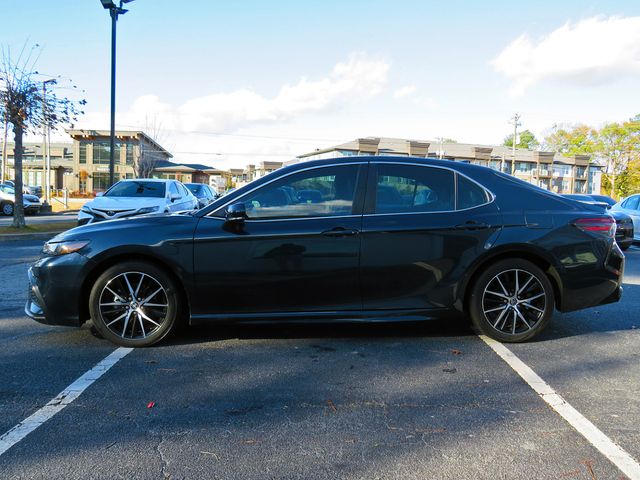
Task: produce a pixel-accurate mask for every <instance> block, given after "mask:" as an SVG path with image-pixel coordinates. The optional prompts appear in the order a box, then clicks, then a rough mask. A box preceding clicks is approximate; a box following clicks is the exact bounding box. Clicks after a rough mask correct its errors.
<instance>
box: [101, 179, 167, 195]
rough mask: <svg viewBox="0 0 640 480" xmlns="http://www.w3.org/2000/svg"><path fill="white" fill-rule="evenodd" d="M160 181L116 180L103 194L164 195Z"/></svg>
mask: <svg viewBox="0 0 640 480" xmlns="http://www.w3.org/2000/svg"><path fill="white" fill-rule="evenodd" d="M164 192H165V185H164V183H162V182H145V181H133V182H118V183H116V184H115V185H114V186H113V187H111V188H110V189H109V190H107V192H106V193H105V194H104V196H105V197H164Z"/></svg>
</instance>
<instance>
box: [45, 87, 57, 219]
mask: <svg viewBox="0 0 640 480" xmlns="http://www.w3.org/2000/svg"><path fill="white" fill-rule="evenodd" d="M47 83H56V80H55V79H54V78H50V79H49V80H45V81H44V82H42V119H43V120H44V121H43V122H42V123H43V124H42V190H43V192H42V193H43V194H44V203H43V204H42V206H43V207H44V208H45V210H46V209H47V208H49V204H50V203H51V202H50V200H51V198H50V188H51V187H50V182H51V179H50V178H49V177H50V175H51V172H50V170H51V156H50V155H49V150H48V148H47V138H48V136H49V135H48V133H49V120H48V118H47Z"/></svg>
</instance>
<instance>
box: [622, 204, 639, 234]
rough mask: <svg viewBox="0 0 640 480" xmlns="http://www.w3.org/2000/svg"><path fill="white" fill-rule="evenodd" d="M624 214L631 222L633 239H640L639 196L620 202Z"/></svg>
mask: <svg viewBox="0 0 640 480" xmlns="http://www.w3.org/2000/svg"><path fill="white" fill-rule="evenodd" d="M621 206H622V208H623V211H624V213H626V214H627V215H629V216H630V217H631V219H632V220H633V237H634V239H636V240H638V239H640V195H631V196H630V197H629V198H627V199H626V200H625V201H624V202H622V205H621Z"/></svg>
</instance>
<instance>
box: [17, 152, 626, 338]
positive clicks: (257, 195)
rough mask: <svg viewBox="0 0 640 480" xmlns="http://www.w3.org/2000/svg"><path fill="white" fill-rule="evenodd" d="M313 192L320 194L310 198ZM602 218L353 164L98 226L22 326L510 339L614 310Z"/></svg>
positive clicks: (442, 165)
mask: <svg viewBox="0 0 640 480" xmlns="http://www.w3.org/2000/svg"><path fill="white" fill-rule="evenodd" d="M312 192H313V193H312ZM614 231H615V222H614V220H613V218H612V217H611V216H610V215H609V214H607V213H604V212H603V211H602V209H601V208H598V207H593V206H591V205H587V204H584V203H580V202H575V201H572V200H568V199H566V198H562V197H560V196H559V195H556V194H555V193H551V192H548V191H546V190H543V189H541V188H539V187H536V186H534V185H531V184H529V183H526V182H523V181H520V180H518V179H515V178H513V177H511V176H509V175H506V174H503V173H500V172H496V171H494V170H491V169H489V168H486V167H481V166H478V165H471V164H464V163H461V162H460V163H458V162H450V161H446V160H436V159H425V158H412V157H384V156H375V157H366V156H358V157H343V158H340V159H330V160H317V161H309V162H302V163H298V164H295V165H291V166H287V167H284V168H281V169H279V170H276V171H275V172H273V173H270V174H268V175H266V176H264V177H261V178H259V179H257V180H255V181H253V182H252V183H250V184H248V185H245V186H243V187H241V188H239V189H237V190H236V191H234V192H232V193H230V194H227V195H226V196H224V197H222V198H220V199H218V200H216V201H215V202H213V203H212V204H210V205H208V206H207V207H205V208H203V209H201V210H198V211H196V212H193V213H192V214H191V215H148V216H140V217H137V218H130V219H126V220H119V221H114V222H109V223H108V224H107V223H96V224H92V225H85V226H82V227H78V228H74V229H72V230H69V231H67V232H64V233H62V234H60V235H58V236H56V237H54V238H53V239H51V240H50V241H49V242H47V243H46V244H45V246H44V249H43V254H42V256H41V258H40V259H39V260H38V261H37V262H36V263H35V264H34V265H33V266H32V267H31V268H30V270H29V283H30V287H29V299H28V301H27V304H26V307H25V311H26V313H27V314H28V315H29V316H30V317H32V318H34V319H35V320H37V321H40V322H43V323H48V324H54V325H75V326H79V325H81V324H82V323H83V322H84V321H85V320H87V319H88V318H92V319H93V323H94V325H95V327H96V329H97V330H98V331H99V332H100V333H101V334H102V335H103V336H104V337H105V338H106V339H108V340H110V341H112V342H114V343H116V344H118V345H125V346H135V347H137V346H148V345H152V344H154V343H156V342H158V341H160V340H162V339H163V338H165V337H166V336H167V335H168V334H169V333H170V332H171V331H172V330H173V329H174V328H175V327H176V326H177V325H178V324H180V323H181V322H183V321H188V322H189V323H190V324H198V323H205V322H213V323H215V322H243V321H249V322H254V321H273V320H275V321H278V322H283V321H289V322H293V321H298V322H317V321H324V322H331V321H344V320H353V321H358V322H360V321H381V320H384V321H401V320H418V319H424V320H427V319H432V318H438V317H445V318H448V317H450V315H451V313H452V312H455V311H458V312H463V313H465V314H467V315H469V317H470V318H471V321H472V323H473V325H474V327H475V329H476V330H477V331H478V332H481V333H483V334H486V335H488V336H490V337H492V338H494V339H497V340H499V341H505V342H521V341H525V340H529V339H531V338H533V337H535V336H536V335H537V334H539V333H540V332H541V331H542V330H543V329H544V328H545V326H546V325H547V324H548V323H549V322H550V320H551V316H552V313H553V311H554V310H555V309H558V310H560V311H562V312H569V311H573V310H580V309H584V308H587V307H592V306H596V305H602V304H606V303H611V302H616V301H618V300H619V299H620V296H621V291H622V288H621V282H622V272H623V269H624V261H625V258H624V255H623V254H622V252H621V251H620V249H619V247H618V246H617V245H616V243H615V241H614V238H613V235H614Z"/></svg>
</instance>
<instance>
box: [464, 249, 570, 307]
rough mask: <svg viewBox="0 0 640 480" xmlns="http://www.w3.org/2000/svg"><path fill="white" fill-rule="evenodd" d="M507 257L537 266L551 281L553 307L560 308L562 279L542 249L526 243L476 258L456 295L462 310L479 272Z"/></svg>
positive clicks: (466, 305) (467, 301)
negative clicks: (525, 244) (553, 299)
mask: <svg viewBox="0 0 640 480" xmlns="http://www.w3.org/2000/svg"><path fill="white" fill-rule="evenodd" d="M507 258H518V259H522V260H527V261H529V262H531V263H533V264H534V265H536V266H537V267H539V268H540V269H541V270H542V271H543V272H544V273H545V275H546V276H547V278H548V279H549V281H550V282H551V286H552V287H553V294H554V298H555V307H556V308H557V309H558V310H562V308H561V307H562V281H561V279H560V275H559V274H558V271H557V269H556V267H555V265H554V263H553V261H552V259H550V258H549V257H548V256H547V255H546V254H545V253H544V252H543V251H541V250H538V249H535V248H532V247H531V246H528V245H527V246H522V247H509V248H505V249H500V250H496V251H494V252H491V253H488V254H486V255H485V256H483V257H481V258H480V259H478V261H477V262H476V263H475V264H474V265H473V266H472V267H471V268H470V269H469V270H468V271H467V275H465V281H464V283H463V284H462V287H461V291H460V295H459V296H458V302H461V307H462V310H463V311H468V307H469V297H470V296H471V291H472V290H473V285H474V284H475V282H476V280H477V279H478V277H479V276H480V274H481V273H482V272H483V271H485V270H486V269H487V268H489V267H490V266H491V265H492V264H493V263H495V262H498V261H500V260H504V259H507Z"/></svg>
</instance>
